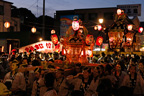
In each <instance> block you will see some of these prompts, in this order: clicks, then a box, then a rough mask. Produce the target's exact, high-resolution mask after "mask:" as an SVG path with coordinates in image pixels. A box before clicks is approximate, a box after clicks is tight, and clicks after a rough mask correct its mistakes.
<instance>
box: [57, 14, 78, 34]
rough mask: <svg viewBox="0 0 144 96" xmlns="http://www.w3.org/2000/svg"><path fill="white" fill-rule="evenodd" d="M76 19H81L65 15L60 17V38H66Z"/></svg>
mask: <svg viewBox="0 0 144 96" xmlns="http://www.w3.org/2000/svg"><path fill="white" fill-rule="evenodd" d="M74 18H77V19H79V16H78V15H65V16H61V17H60V36H65V35H66V31H67V30H68V28H69V27H70V26H71V25H72V21H73V19H74Z"/></svg>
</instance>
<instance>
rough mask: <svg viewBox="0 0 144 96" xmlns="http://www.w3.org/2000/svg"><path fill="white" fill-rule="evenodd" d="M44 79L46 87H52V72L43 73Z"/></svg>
mask: <svg viewBox="0 0 144 96" xmlns="http://www.w3.org/2000/svg"><path fill="white" fill-rule="evenodd" d="M44 79H45V85H46V87H53V85H54V79H55V77H54V75H53V73H47V74H45V77H44Z"/></svg>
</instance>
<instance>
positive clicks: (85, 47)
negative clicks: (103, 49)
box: [52, 19, 94, 65]
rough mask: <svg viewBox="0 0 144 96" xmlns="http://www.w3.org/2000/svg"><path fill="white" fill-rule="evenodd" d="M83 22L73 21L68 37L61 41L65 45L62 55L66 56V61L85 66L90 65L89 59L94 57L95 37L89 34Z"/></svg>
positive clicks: (67, 33)
mask: <svg viewBox="0 0 144 96" xmlns="http://www.w3.org/2000/svg"><path fill="white" fill-rule="evenodd" d="M81 22H82V21H80V20H77V19H75V20H73V22H72V26H70V27H69V29H68V30H67V32H66V36H65V37H63V38H61V39H60V43H61V44H62V45H63V47H62V54H63V55H65V56H66V61H68V62H69V63H81V64H82V65H85V64H87V63H88V60H87V57H92V56H93V53H92V51H93V46H94V37H93V35H90V34H88V31H87V29H86V28H85V27H84V26H82V23H81ZM52 36H53V35H52ZM53 39H56V38H53ZM53 39H52V41H54V40H53ZM53 43H54V42H53Z"/></svg>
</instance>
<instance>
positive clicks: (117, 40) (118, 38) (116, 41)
mask: <svg viewBox="0 0 144 96" xmlns="http://www.w3.org/2000/svg"><path fill="white" fill-rule="evenodd" d="M134 28H135V29H134ZM136 32H137V29H136V25H135V24H134V23H133V22H132V20H130V19H129V18H128V16H127V14H125V13H124V11H123V10H121V9H118V10H117V14H116V15H115V18H114V23H113V24H112V26H111V27H110V29H109V32H108V36H109V49H110V50H116V51H122V50H121V49H123V50H124V51H125V52H126V51H128V50H129V51H133V42H134V41H133V39H134V35H135V34H136Z"/></svg>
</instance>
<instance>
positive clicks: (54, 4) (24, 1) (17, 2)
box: [5, 0, 144, 21]
mask: <svg viewBox="0 0 144 96" xmlns="http://www.w3.org/2000/svg"><path fill="white" fill-rule="evenodd" d="M5 1H9V2H12V3H13V5H14V6H16V7H18V8H20V7H24V8H28V9H29V10H31V11H32V13H33V14H35V15H36V16H37V17H38V16H40V15H42V14H43V11H42V10H43V0H5ZM45 2H46V4H45V6H46V15H48V16H51V17H54V13H55V12H56V10H73V9H83V8H106V7H117V5H122V4H141V6H142V8H141V9H142V11H141V12H142V13H141V16H140V17H139V19H140V21H144V0H45ZM37 5H38V7H37Z"/></svg>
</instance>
